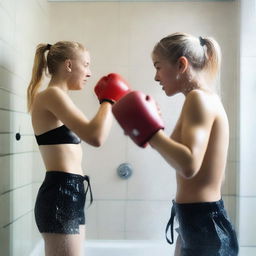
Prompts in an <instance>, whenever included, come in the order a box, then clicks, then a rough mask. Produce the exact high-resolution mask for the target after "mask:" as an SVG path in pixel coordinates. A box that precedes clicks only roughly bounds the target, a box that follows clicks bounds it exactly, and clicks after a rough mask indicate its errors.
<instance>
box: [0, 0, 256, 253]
mask: <svg viewBox="0 0 256 256" xmlns="http://www.w3.org/2000/svg"><path fill="white" fill-rule="evenodd" d="M244 2H246V1H244ZM250 2H251V1H250ZM251 3H252V2H251ZM239 4H240V3H239V1H229V2H199V1H195V2H190V3H186V2H180V3H177V2H176V3H174V2H169V3H139V2H131V3H129V2H123V3H120V2H115V3H114V2H108V3H106V2H105V3H81V2H80V3H79V2H75V3H48V2H47V1H46V0H22V1H21V0H0V24H1V26H0V120H1V122H0V175H1V178H0V212H1V214H0V255H15V256H16V255H29V252H31V250H32V248H33V247H34V246H35V245H36V243H37V242H38V241H39V239H40V236H39V233H38V231H37V229H36V227H35V223H34V216H33V205H34V200H35V196H36V193H37V190H38V187H39V185H40V182H41V181H42V179H43V175H44V167H43V166H42V162H41V158H40V156H39V154H38V150H37V146H36V145H35V144H34V138H33V131H32V129H31V125H30V117H29V115H28V114H27V112H26V97H25V93H26V91H25V90H26V87H27V84H28V82H29V79H30V75H31V68H32V63H33V55H34V50H35V46H36V45H37V44H38V43H40V42H47V43H54V42H56V41H58V40H77V41H80V42H82V43H84V44H85V45H86V46H87V48H88V49H89V50H90V53H91V58H92V72H93V77H92V78H91V80H90V82H89V83H88V84H87V86H86V88H85V89H84V90H83V91H81V92H72V93H71V96H72V98H73V99H74V101H75V103H76V104H77V105H78V106H79V107H80V108H81V109H82V110H83V111H84V113H85V114H86V115H87V116H88V117H89V118H91V117H93V115H94V114H95V113H96V111H97V108H98V101H97V99H96V97H95V95H94V93H93V87H94V85H95V83H96V81H97V80H98V79H99V78H100V77H101V76H102V75H104V74H107V73H109V72H117V73H120V74H121V75H123V76H124V77H125V78H126V79H127V81H129V83H130V85H131V87H132V88H133V89H136V90H141V91H144V92H145V93H148V94H150V95H152V96H153V97H154V98H155V99H156V100H157V102H158V103H159V105H160V108H161V111H162V115H163V119H164V121H165V123H166V129H165V130H166V133H170V132H171V130H172V129H173V127H174V125H175V122H176V120H177V118H178V115H179V113H180V108H181V105H182V103H183V100H184V98H183V97H182V96H181V95H177V96H174V97H172V98H167V97H166V96H165V95H164V94H163V92H162V91H161V89H160V88H159V86H158V85H157V83H156V82H154V81H153V78H154V68H153V65H152V63H151V59H150V53H151V50H152V48H153V46H154V44H155V43H156V42H157V40H159V39H160V38H161V37H163V36H165V35H167V34H170V33H172V32H176V31H185V32H189V33H192V34H195V35H198V36H204V35H212V36H214V37H215V38H216V39H217V40H218V41H219V43H220V45H221V47H222V51H223V69H222V77H221V83H222V97H223V102H224V105H225V108H226V110H227V113H228V117H229V121H230V129H231V133H230V150H229V157H228V164H227V172H226V180H225V182H224V184H223V198H224V200H225V202H226V205H227V208H228V211H229V214H230V216H231V218H232V220H233V222H234V223H235V224H237V223H238V219H239V221H240V226H239V232H240V233H241V235H243V236H241V239H242V240H241V241H242V245H243V246H253V245H254V244H255V241H253V236H250V237H247V238H246V235H245V234H246V232H247V231H248V230H249V231H250V232H251V233H252V232H253V231H252V230H253V228H252V227H253V226H251V225H250V223H247V222H246V221H247V218H248V216H247V215H246V212H247V213H248V212H250V211H249V210H247V209H248V208H249V205H250V204H251V203H254V201H253V200H255V199H254V197H255V196H253V193H251V192H250V193H247V192H246V191H247V184H248V182H249V180H253V177H254V176H253V170H252V169H248V167H249V166H247V165H246V158H243V159H244V160H243V162H241V164H240V162H239V142H241V140H239V134H242V132H241V131H242V129H243V128H241V131H239V129H238V121H239V120H238V114H237V113H239V100H238V98H239V72H237V70H238V68H239V67H238V65H239V22H240V20H239V17H240V16H239V15H240V14H239V8H240V6H239ZM246 8H247V9H246V10H245V9H244V10H245V11H249V12H250V13H251V12H252V10H255V8H254V9H253V8H250V6H247V5H246ZM245 16H246V15H245V14H244V15H242V17H243V18H242V24H244V29H245V30H246V26H245V24H246V22H247V20H246V17H245ZM251 17H252V16H251ZM242 28H243V27H242ZM247 35H250V33H249V32H247ZM244 43H248V40H247V41H246V40H245V41H244ZM243 49H249V48H247V46H246V45H245V44H244V48H243ZM250 54H252V55H248V53H247V54H244V55H243V57H244V58H242V60H249V61H252V63H253V61H254V60H253V56H255V54H254V55H253V53H250ZM241 63H243V62H241ZM249 63H251V62H249ZM250 67H253V64H251V65H248V68H250ZM245 70H246V69H245ZM250 70H251V69H250ZM251 72H252V71H251ZM242 77H244V79H247V78H246V76H242ZM250 77H252V76H250ZM243 84H244V85H247V83H246V82H244V83H243ZM250 84H251V83H250ZM248 86H249V85H248ZM249 97H250V95H245V96H244V97H243V100H245V99H247V98H249ZM249 99H250V98H249ZM240 100H241V98H240ZM243 102H245V101H243ZM243 102H242V103H243ZM243 106H244V107H245V106H246V105H245V103H243ZM252 109H253V108H252ZM246 111H247V110H245V113H246ZM241 113H243V112H241ZM241 117H242V115H241ZM252 127H253V126H252ZM17 132H20V133H21V140H20V141H16V140H15V134H16V133H17ZM246 132H247V130H246V131H245V132H244V133H243V138H244V139H246V136H245V135H246V134H247V133H246ZM251 135H252V134H251ZM83 148H84V151H85V156H84V162H83V166H84V170H85V172H86V173H87V174H89V175H90V176H91V180H92V188H93V193H94V199H95V202H94V204H93V205H92V206H91V207H90V208H89V209H88V210H87V223H88V225H87V226H88V228H87V239H164V229H165V225H166V222H167V220H168V218H169V215H170V207H171V200H172V199H173V197H174V194H175V189H176V185H175V172H174V170H173V169H172V168H171V167H169V166H168V165H167V164H166V163H165V162H164V160H163V159H162V158H161V157H160V156H159V155H158V153H156V152H155V151H154V150H153V149H151V148H150V147H147V148H145V149H141V148H139V147H137V146H136V145H134V144H133V143H132V142H131V141H130V139H129V138H127V137H125V136H124V134H123V132H122V130H121V129H120V128H119V126H118V125H117V123H116V122H114V124H113V129H112V131H111V134H110V136H109V139H108V140H107V142H106V144H105V145H104V146H103V147H102V148H97V149H95V148H93V147H90V146H88V145H86V144H83ZM246 148H247V147H246V146H245V144H244V149H246ZM240 158H241V159H242V157H241V156H240ZM251 159H253V156H252V157H251ZM123 162H129V163H131V164H132V166H133V176H132V177H131V178H130V179H128V180H121V179H120V178H118V177H117V175H116V168H117V167H118V165H119V164H121V163H123ZM242 164H243V171H246V172H247V171H248V173H249V175H244V177H248V178H247V180H245V178H242V179H241V180H240V182H239V179H237V174H238V172H239V167H240V166H242ZM252 166H253V165H252ZM242 181H243V183H241V182H242ZM250 184H251V183H250ZM238 185H240V186H241V188H243V189H242V190H240V192H241V195H244V196H243V197H241V198H242V199H244V200H238V199H239V197H238V195H237V192H238V191H239V186H238ZM250 187H251V190H250V191H253V185H250ZM248 191H249V190H248ZM254 194H255V193H254ZM237 202H240V204H242V206H243V205H246V207H245V209H246V210H245V211H243V212H241V211H239V213H240V215H236V211H237V210H239V208H238V207H239V205H238V204H237ZM247 202H248V203H247ZM250 207H252V206H251V205H250ZM250 209H251V208H250ZM242 214H244V215H242ZM242 216H245V219H244V217H242ZM249 217H250V216H249ZM251 219H252V218H251ZM243 221H244V223H243ZM244 224H245V226H244ZM243 238H245V239H243ZM250 239H252V240H250ZM245 249H251V247H250V248H245ZM245 255H247V256H249V255H250V254H245ZM251 255H253V254H251Z"/></svg>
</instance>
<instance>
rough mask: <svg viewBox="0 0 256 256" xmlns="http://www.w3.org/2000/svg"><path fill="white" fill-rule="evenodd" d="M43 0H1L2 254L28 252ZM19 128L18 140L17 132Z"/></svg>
mask: <svg viewBox="0 0 256 256" xmlns="http://www.w3.org/2000/svg"><path fill="white" fill-rule="evenodd" d="M48 26H49V15H48V3H47V1H46V0H22V1H19V0H0V255H3V256H9V255H14V256H18V255H26V256H27V255H29V253H30V251H31V250H32V248H33V247H34V245H35V244H36V243H37V241H38V240H39V233H38V231H37V230H36V227H35V223H34V215H33V205H34V200H35V198H34V197H35V195H36V191H37V189H38V185H39V183H38V181H41V179H42V177H41V173H43V170H42V163H41V160H40V158H39V156H38V152H37V147H34V137H33V132H32V129H31V125H30V116H29V115H28V113H27V110H26V87H27V85H28V83H29V80H30V75H31V69H32V63H33V58H34V52H35V47H36V45H37V44H38V43H39V42H41V41H45V40H47V35H48V33H47V32H48ZM18 132H19V133H20V134H21V139H20V140H19V141H16V139H15V134H16V133H18Z"/></svg>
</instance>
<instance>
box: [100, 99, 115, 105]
mask: <svg viewBox="0 0 256 256" xmlns="http://www.w3.org/2000/svg"><path fill="white" fill-rule="evenodd" d="M103 102H109V103H110V104H111V105H113V104H114V103H115V102H114V101H113V100H110V99H102V100H100V104H101V103H103Z"/></svg>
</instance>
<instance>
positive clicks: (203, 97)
mask: <svg viewBox="0 0 256 256" xmlns="http://www.w3.org/2000/svg"><path fill="white" fill-rule="evenodd" d="M220 105H221V102H220V100H219V98H218V96H217V95H216V94H213V93H210V92H206V91H203V90H193V91H191V92H190V93H189V94H188V95H187V97H186V100H185V102H184V105H183V109H182V115H183V116H186V118H192V119H193V120H198V121H202V120H203V119H205V118H207V119H209V118H210V119H211V118H214V117H215V116H216V109H219V107H220Z"/></svg>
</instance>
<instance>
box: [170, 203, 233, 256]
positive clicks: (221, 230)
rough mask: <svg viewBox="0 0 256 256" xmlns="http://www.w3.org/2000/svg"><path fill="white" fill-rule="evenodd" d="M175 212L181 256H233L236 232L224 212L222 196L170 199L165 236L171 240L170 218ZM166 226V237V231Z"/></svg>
mask: <svg viewBox="0 0 256 256" xmlns="http://www.w3.org/2000/svg"><path fill="white" fill-rule="evenodd" d="M175 216H176V218H177V220H178V223H179V228H178V229H177V232H178V234H179V239H180V241H181V246H180V255H181V256H237V255H238V241H237V237H236V233H235V230H234V228H233V227H232V224H231V222H230V220H229V218H228V216H227V213H226V210H225V208H224V203H223V200H219V201H217V202H204V203H189V204H178V203H176V202H174V201H173V206H172V213H171V218H170V220H169V222H168V224H167V227H166V239H167V242H169V243H170V244H172V243H173V221H174V217H175ZM169 229H170V235H171V237H170V239H169V238H168V235H167V233H168V231H169Z"/></svg>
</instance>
